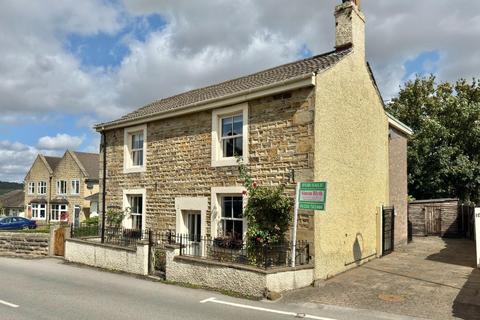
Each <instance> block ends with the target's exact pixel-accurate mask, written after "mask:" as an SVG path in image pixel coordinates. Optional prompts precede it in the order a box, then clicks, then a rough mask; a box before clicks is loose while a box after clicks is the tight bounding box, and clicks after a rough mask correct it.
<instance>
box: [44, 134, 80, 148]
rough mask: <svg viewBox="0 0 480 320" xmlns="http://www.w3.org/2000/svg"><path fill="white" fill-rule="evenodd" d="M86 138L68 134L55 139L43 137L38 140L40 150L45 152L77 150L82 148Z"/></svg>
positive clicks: (57, 136)
mask: <svg viewBox="0 0 480 320" xmlns="http://www.w3.org/2000/svg"><path fill="white" fill-rule="evenodd" d="M84 140H85V137H75V136H70V135H68V134H65V133H63V134H60V133H59V134H57V135H56V136H55V137H49V136H45V137H41V138H40V139H38V148H39V149H45V150H66V149H68V150H75V149H77V148H78V147H80V146H81V145H82V143H83V141H84Z"/></svg>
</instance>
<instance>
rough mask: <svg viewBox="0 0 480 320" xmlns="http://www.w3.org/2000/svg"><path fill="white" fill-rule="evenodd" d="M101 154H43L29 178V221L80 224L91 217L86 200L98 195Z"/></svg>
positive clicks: (36, 160) (27, 214)
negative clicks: (58, 155) (60, 155)
mask: <svg viewBox="0 0 480 320" xmlns="http://www.w3.org/2000/svg"><path fill="white" fill-rule="evenodd" d="M98 165H99V159H98V154H95V153H85V152H75V151H66V152H65V154H64V155H63V157H49V156H44V155H41V154H39V155H38V156H37V158H36V159H35V161H34V162H33V164H32V167H31V168H30V170H29V171H28V173H27V175H26V176H25V181H24V183H25V207H26V208H27V212H26V216H27V217H28V218H31V219H34V220H38V221H43V222H69V223H75V224H79V223H80V222H81V221H83V220H85V218H88V216H89V214H90V202H89V201H87V200H85V197H87V196H89V195H92V194H94V193H97V192H98V183H99V180H98Z"/></svg>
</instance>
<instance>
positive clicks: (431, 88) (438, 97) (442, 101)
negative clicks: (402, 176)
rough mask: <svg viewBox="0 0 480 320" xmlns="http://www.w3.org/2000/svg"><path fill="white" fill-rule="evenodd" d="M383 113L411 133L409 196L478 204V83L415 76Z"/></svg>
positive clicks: (479, 109) (479, 88) (474, 81)
mask: <svg viewBox="0 0 480 320" xmlns="http://www.w3.org/2000/svg"><path fill="white" fill-rule="evenodd" d="M387 111H388V112H389V113H391V114H392V115H394V116H395V117H397V118H398V119H399V120H400V121H402V122H404V123H405V124H407V125H409V126H410V127H411V128H412V129H413V130H414V135H413V137H412V138H411V139H410V141H409V144H408V166H409V177H408V182H409V192H410V194H411V195H412V196H413V197H415V198H417V199H428V198H439V197H458V198H460V199H461V200H463V201H466V202H478V201H479V200H480V83H479V82H478V81H477V80H475V79H473V80H472V82H470V83H469V82H467V81H465V80H458V81H457V82H456V83H454V84H453V83H449V82H440V83H437V80H436V78H435V77H434V76H433V75H432V76H429V77H421V76H417V77H416V79H415V80H411V81H408V82H407V83H406V84H405V85H404V87H402V88H401V89H400V93H399V95H398V97H396V98H394V99H393V100H392V102H391V103H389V104H388V106H387Z"/></svg>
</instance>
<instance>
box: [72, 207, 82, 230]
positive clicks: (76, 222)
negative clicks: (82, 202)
mask: <svg viewBox="0 0 480 320" xmlns="http://www.w3.org/2000/svg"><path fill="white" fill-rule="evenodd" d="M74 218H75V219H74V222H73V223H74V225H75V227H78V226H79V225H80V206H75V209H74Z"/></svg>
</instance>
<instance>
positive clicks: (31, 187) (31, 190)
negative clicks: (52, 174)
mask: <svg viewBox="0 0 480 320" xmlns="http://www.w3.org/2000/svg"><path fill="white" fill-rule="evenodd" d="M27 191H28V194H30V195H33V194H35V182H33V181H32V182H29V183H28V190H27Z"/></svg>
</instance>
